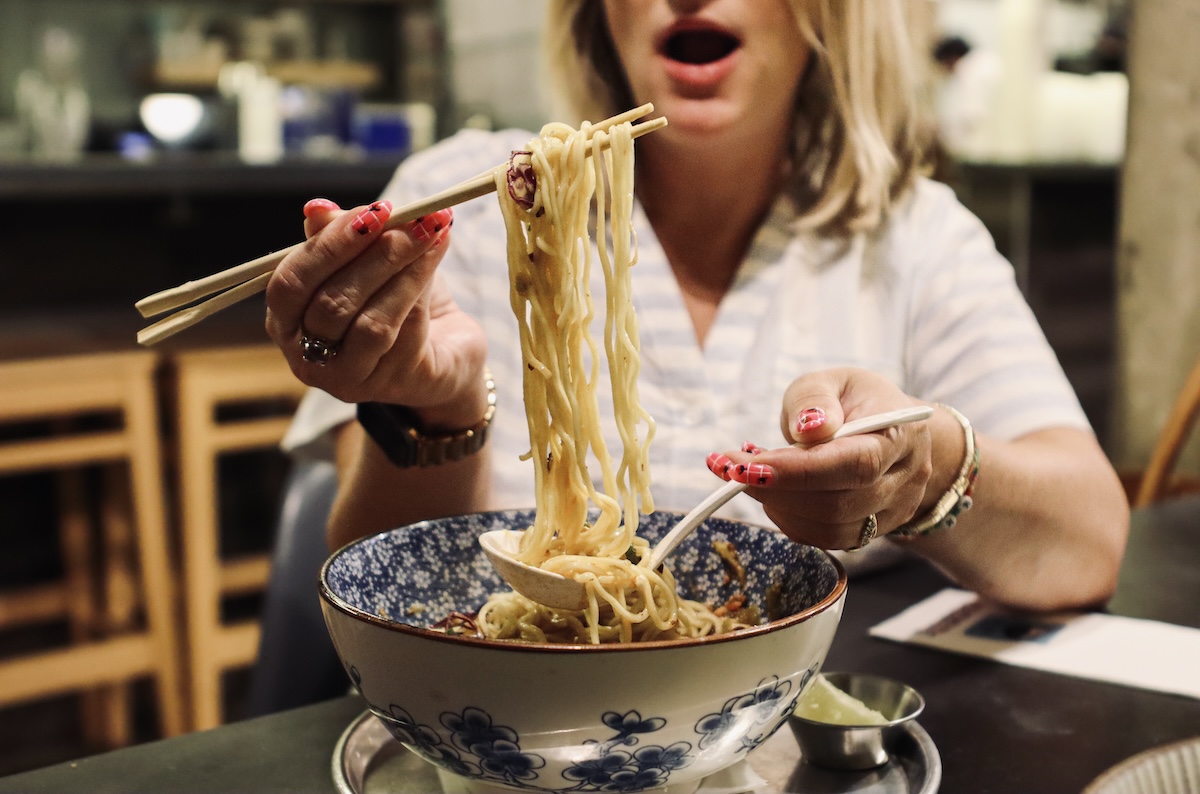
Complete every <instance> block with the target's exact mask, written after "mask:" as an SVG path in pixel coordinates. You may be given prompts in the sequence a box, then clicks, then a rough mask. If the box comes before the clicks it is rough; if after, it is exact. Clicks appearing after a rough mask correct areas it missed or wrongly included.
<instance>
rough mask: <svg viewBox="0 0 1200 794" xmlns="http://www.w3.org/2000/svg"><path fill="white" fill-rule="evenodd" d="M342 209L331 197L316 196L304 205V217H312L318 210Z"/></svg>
mask: <svg viewBox="0 0 1200 794" xmlns="http://www.w3.org/2000/svg"><path fill="white" fill-rule="evenodd" d="M340 209H341V207H339V206H338V205H337V204H335V203H334V202H332V201H330V200H329V199H326V198H315V199H312V200H311V201H309V202H308V203H307V204H305V205H304V217H306V218H311V217H312V216H314V215H316V214H317V213H318V212H334V211H336V210H340Z"/></svg>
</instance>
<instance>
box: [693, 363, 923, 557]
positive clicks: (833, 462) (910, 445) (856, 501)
mask: <svg viewBox="0 0 1200 794" xmlns="http://www.w3.org/2000/svg"><path fill="white" fill-rule="evenodd" d="M920 404H922V403H921V402H920V401H919V400H916V399H914V398H912V397H910V396H908V395H907V394H905V393H904V392H902V391H900V389H898V388H897V387H896V386H895V385H894V384H893V383H892V382H891V381H889V380H887V379H886V378H884V377H883V376H881V375H877V374H875V373H873V372H869V371H867V370H862V369H852V368H849V367H846V368H839V369H830V370H824V371H821V372H815V373H812V374H809V375H805V376H803V377H800V378H797V379H796V380H794V381H792V383H791V385H790V386H789V387H788V389H787V392H786V393H785V394H784V399H783V411H782V416H781V422H782V427H783V433H784V436H785V437H786V438H788V439H790V440H791V441H792V442H793V444H794V445H795V446H792V447H782V448H780V449H771V450H766V449H760V448H759V447H757V446H755V445H753V444H747V445H745V446H744V447H743V448H742V449H741V450H739V451H730V452H725V453H713V454H712V455H710V456H709V458H708V465H709V468H710V469H712V471H713V473H714V474H716V475H717V476H719V477H721V478H722V479H725V480H737V481H739V482H743V483H746V484H747V485H748V486H749V487H748V488H747V491H746V492H747V493H748V494H750V495H751V496H753V497H754V498H755V499H758V500H759V501H760V502H761V503H762V505H763V508H764V509H765V510H766V513H767V516H768V517H769V518H770V519H771V520H772V521H773V522H774V523H775V524H776V526H778V527H779V528H780V529H781V530H782V531H783V532H784V533H785V534H787V535H788V536H789V537H790V538H792V539H793V540H796V541H799V542H801V543H807V544H810V545H813V546H819V547H821V548H826V549H852V548H856V547H858V546H860V545H862V541H863V540H864V538H865V539H866V540H868V541H869V540H870V537H869V535H870V534H871V533H870V532H864V528H865V527H867V526H868V523H869V521H870V517H871V516H874V518H875V521H876V522H877V524H878V529H877V533H878V535H884V534H886V533H887V532H890V531H892V530H894V529H896V528H897V527H899V526H901V525H902V524H904V523H905V522H907V521H908V520H909V519H911V518H912V517H913V516H914V515H915V514H916V513H917V512H918V511H919V509H920V507H921V503H922V501H923V500H924V498H925V493H926V489H927V486H928V484H929V481H930V477H931V475H932V473H933V454H932V443H931V435H930V430H929V427H928V423H927V422H910V423H908V424H904V425H899V426H897V427H892V428H888V429H886V430H879V431H875V432H873V433H866V434H863V435H855V436H847V437H845V438H840V439H836V440H834V441H830V439H831V438H832V437H833V434H834V433H835V432H837V430H838V428H840V427H841V426H842V425H843V424H844V423H845V422H847V421H850V420H853V419H858V418H861V417H864V416H868V415H870V414H876V413H882V412H884V411H892V410H896V409H899V408H905V407H908V406H913V405H920Z"/></svg>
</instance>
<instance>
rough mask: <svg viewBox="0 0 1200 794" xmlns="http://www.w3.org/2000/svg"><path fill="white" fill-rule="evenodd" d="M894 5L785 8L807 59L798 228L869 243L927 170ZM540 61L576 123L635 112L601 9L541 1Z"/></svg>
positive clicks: (588, 2)
mask: <svg viewBox="0 0 1200 794" xmlns="http://www.w3.org/2000/svg"><path fill="white" fill-rule="evenodd" d="M901 2H902V0H790V3H791V6H792V11H793V13H794V15H795V18H796V32H797V36H798V37H799V38H800V39H801V40H803V41H804V43H805V44H807V45H808V46H809V47H810V48H811V50H812V58H810V61H809V66H808V69H807V71H806V73H805V75H804V77H803V79H802V80H801V84H800V89H799V91H798V92H797V95H796V122H795V133H794V135H795V140H794V145H793V148H792V179H791V184H790V190H791V191H792V193H793V195H794V196H795V198H796V199H797V204H798V206H799V207H800V213H801V214H800V219H799V221H800V224H801V225H802V226H803V227H804V228H809V229H816V230H819V231H821V232H825V233H853V232H863V231H870V230H872V229H874V228H876V227H877V226H879V224H880V223H881V222H882V221H883V219H884V218H885V217H886V216H887V214H888V211H889V210H890V209H891V207H892V206H893V205H894V204H895V203H896V201H898V200H899V199H900V198H901V197H902V196H903V194H904V193H905V192H906V191H907V190H908V189H909V188H910V187H911V186H912V183H913V181H914V179H915V178H916V177H917V175H918V174H920V173H922V171H924V170H925V169H926V167H927V162H926V161H927V158H928V151H927V149H928V144H929V142H928V141H925V140H923V138H924V137H925V136H924V135H923V134H922V133H923V131H924V130H925V127H924V126H923V125H922V124H920V119H919V116H920V106H919V104H918V99H917V82H918V81H917V75H916V68H917V65H916V61H915V59H914V58H913V55H912V52H911V47H910V42H909V39H908V35H907V33H906V30H905V17H904V11H903V9H902V7H901ZM545 56H546V59H547V65H548V72H549V74H550V75H551V78H552V80H553V81H554V86H553V88H554V89H555V92H556V94H557V97H558V99H559V101H561V102H565V106H564V107H560V108H556V110H557V111H560V112H562V113H565V114H569V116H573V121H574V122H575V123H578V122H580V121H582V120H584V119H587V120H590V121H596V120H599V119H602V118H606V117H608V116H611V115H614V114H615V113H619V112H620V111H622V110H625V109H627V108H629V107H632V106H633V105H634V104H635V103H634V101H633V97H632V94H631V91H630V89H629V85H628V82H627V80H626V78H625V74H624V71H623V69H622V66H621V62H620V59H619V58H618V57H617V53H616V49H615V48H614V46H613V43H612V39H611V37H610V35H609V32H608V24H607V21H606V19H605V16H604V8H603V3H602V2H601V0H550V3H549V7H548V14H547V24H546V31H545Z"/></svg>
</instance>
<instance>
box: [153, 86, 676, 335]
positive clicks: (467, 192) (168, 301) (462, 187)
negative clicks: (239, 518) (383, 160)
mask: <svg viewBox="0 0 1200 794" xmlns="http://www.w3.org/2000/svg"><path fill="white" fill-rule="evenodd" d="M653 110H654V105H653V104H649V103H647V104H645V105H642V106H641V107H638V108H634V109H632V110H627V111H625V112H624V113H620V114H618V115H616V116H613V117H612V118H609V119H605V120H604V121H601V122H598V123H597V124H594V125H592V127H591V131H593V132H595V131H600V130H607V129H609V128H611V127H615V126H617V125H618V124H624V123H625V122H627V121H633V120H634V119H638V118H641V117H642V116H644V115H646V114H647V113H650V112H651V111H653ZM655 121H657V120H655ZM647 123H654V122H647ZM663 123H664V124H665V123H666V121H665V119H664V120H663ZM641 126H642V125H638V127H641ZM650 131H651V130H644V131H643V133H641V134H644V133H645V132H650ZM507 167H508V163H503V164H501V165H498V166H496V167H495V168H490V169H488V170H487V171H484V172H483V173H482V174H479V175H478V176H476V177H473V178H471V179H468V180H467V181H465V182H460V183H459V184H457V185H455V186H454V187H451V188H447V189H446V190H443V191H442V192H440V193H437V194H435V195H432V196H429V197H427V198H424V199H421V200H420V201H417V202H414V203H412V204H408V205H405V206H403V207H399V208H397V209H396V210H394V211H393V212H392V214H391V216H390V217H389V218H388V221H387V223H386V224H385V228H388V229H390V228H394V227H396V226H399V225H400V224H403V223H408V222H409V221H412V220H416V219H417V218H420V217H422V216H424V215H428V214H429V213H431V212H437V211H438V210H440V209H445V208H446V207H451V206H454V205H455V204H461V203H463V202H464V201H470V200H471V199H473V198H478V197H480V196H484V195H486V194H488V193H491V192H492V191H493V190H495V189H496V184H495V174H496V169H498V168H507ZM301 245H303V243H296V244H295V245H291V246H288V247H287V248H283V249H280V250H278V251H273V252H271V253H269V254H265V255H264V256H260V257H259V258H258V259H253V260H251V261H249V262H246V263H244V264H241V265H238V266H236V267H231V268H229V269H228V270H222V271H221V272H219V273H214V274H213V275H211V276H205V277H204V278H201V279H197V280H195V281H189V282H187V283H185V284H181V285H179V286H178V287H172V288H170V289H167V290H163V291H162V292H156V293H154V294H153V295H149V296H147V297H145V298H142V299H141V300H140V301H138V302H137V303H136V304H134V305H135V306H136V307H137V310H138V311H139V312H141V315H142V316H143V317H153V316H155V315H157V314H162V313H163V312H165V311H170V310H171V309H177V308H179V307H181V306H186V305H187V304H189V303H192V302H193V301H197V300H199V299H200V298H203V297H206V296H208V295H212V294H213V293H215V292H220V291H221V290H224V289H228V288H230V287H233V286H235V285H238V284H241V283H242V282H244V281H247V280H249V279H252V278H254V277H255V276H258V275H260V274H262V273H269V272H271V271H272V270H274V269H275V267H276V266H277V265H278V264H279V263H280V262H281V261H282V260H283V258H284V257H285V256H287V255H288V254H289V253H291V252H292V251H293V250H295V249H296V248H299V247H300V246H301Z"/></svg>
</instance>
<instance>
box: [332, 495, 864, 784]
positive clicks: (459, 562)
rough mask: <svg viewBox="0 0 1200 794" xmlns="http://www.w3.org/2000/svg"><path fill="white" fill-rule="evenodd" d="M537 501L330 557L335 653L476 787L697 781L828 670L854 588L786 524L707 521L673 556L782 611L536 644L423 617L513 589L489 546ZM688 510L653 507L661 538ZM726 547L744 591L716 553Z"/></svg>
mask: <svg viewBox="0 0 1200 794" xmlns="http://www.w3.org/2000/svg"><path fill="white" fill-rule="evenodd" d="M532 515H533V514H532V512H531V511H507V512H500V513H485V514H479V515H473V516H465V517H459V518H453V519H445V520H440V521H430V522H423V523H421V524H417V525H413V526H411V527H406V528H401V529H398V530H392V531H389V532H385V533H382V534H381V535H377V536H374V537H371V538H367V539H364V540H361V541H358V542H356V543H354V544H351V545H350V546H348V547H346V548H344V549H342V550H340V551H339V552H337V553H335V554H334V555H333V556H332V557H331V558H330V560H329V561H328V562H327V563H326V565H325V568H324V570H323V572H322V588H321V595H322V608H323V609H324V612H325V618H326V622H327V624H328V626H329V631H330V636H331V638H332V639H333V643H334V646H335V648H337V650H338V653H339V655H340V656H341V659H342V662H343V664H344V665H345V667H346V670H347V673H348V674H349V676H350V679H351V680H352V681H354V682H355V683H356V685H357V686H358V687H359V691H360V692H361V693H362V696H363V697H364V699H365V700H366V701H367V703H368V705H369V706H370V708H371V711H372V712H373V713H374V714H375V715H376V716H377V717H378V718H379V719H380V720H381V721H382V722H383V723H384V724H385V725H386V726H387V728H388V730H389V731H390V732H391V733H392V735H393V736H395V737H396V738H397V739H398V740H399V741H400V742H401V743H403V744H404V745H405V746H406V747H408V748H409V749H410V750H412V751H413V752H415V753H417V754H418V755H420V756H421V757H422V758H424V759H425V760H427V761H429V762H430V763H432V764H434V765H436V766H437V767H439V768H440V769H442V770H444V771H445V772H449V773H451V774H454V775H457V776H458V777H459V778H461V779H462V780H463V782H464V784H467V785H468V786H469V787H470V788H471V790H473V791H482V790H488V791H495V790H507V789H511V790H524V791H532V790H536V791H547V792H564V793H565V792H584V791H621V792H626V791H641V790H646V789H656V790H657V789H661V788H663V787H667V788H669V789H671V790H674V789H675V788H676V787H682V788H686V787H687V786H689V785H691V784H692V783H696V782H698V781H699V780H701V779H703V778H704V777H707V776H708V775H710V774H713V773H714V772H717V771H719V770H721V769H723V768H725V767H727V766H729V765H731V764H733V763H736V762H737V761H739V760H741V759H742V758H744V757H745V755H746V754H747V753H749V752H751V751H752V750H753V749H754V748H755V747H757V746H758V745H760V744H761V743H762V742H764V741H765V740H766V739H767V738H769V737H770V736H771V735H772V734H773V733H774V732H775V731H777V730H778V729H779V727H780V726H782V725H783V724H785V723H786V721H787V717H788V715H789V714H790V713H791V712H792V710H793V708H794V706H795V703H796V701H797V700H798V698H799V697H800V695H801V693H802V692H803V691H804V689H805V687H806V686H807V685H808V682H809V681H810V680H811V679H812V677H813V676H814V675H815V674H816V672H817V671H818V670H819V669H820V666H821V664H822V662H823V661H824V658H825V654H826V652H827V651H828V649H829V645H830V643H831V642H832V639H833V635H834V632H835V631H836V627H837V623H838V621H839V619H840V616H841V609H842V605H843V602H844V597H845V587H846V578H845V572H844V571H843V570H842V568H841V566H840V565H839V564H838V563H837V562H836V561H835V560H834V559H833V558H832V557H831V556H830V555H828V554H827V553H826V552H823V551H820V550H818V549H814V548H811V547H807V546H802V545H799V544H796V543H793V542H792V541H790V540H788V539H787V538H786V537H785V536H783V535H782V534H781V533H779V532H778V531H776V530H773V529H769V528H763V527H754V526H751V525H748V524H741V523H738V522H731V521H724V520H721V519H710V520H709V521H708V522H706V523H705V525H704V526H702V527H701V528H700V529H698V530H697V532H696V533H695V534H694V535H692V536H691V537H690V538H688V540H687V541H686V542H685V543H684V544H683V545H681V547H680V548H679V549H678V550H677V551H676V552H675V553H674V554H673V555H672V557H671V558H670V560H669V563H668V564H670V565H671V567H672V569H673V571H675V575H676V579H677V582H678V584H679V587H680V590H681V592H682V593H683V594H685V595H686V596H688V597H690V598H694V599H697V600H701V601H704V602H706V603H712V604H719V603H724V602H725V601H726V600H727V599H728V598H729V597H730V596H731V595H733V594H734V593H736V592H744V593H745V594H746V595H747V596H748V597H749V600H750V601H751V602H754V603H758V604H760V605H764V604H765V603H766V602H767V601H768V600H771V601H772V603H774V604H775V607H774V610H775V612H776V613H777V614H778V615H779V617H778V618H777V619H775V620H773V621H771V622H770V623H767V624H764V625H760V626H756V627H754V628H751V629H747V630H744V631H741V632H736V633H733V634H727V635H722V636H718V637H707V638H700V639H693V640H675V641H660V642H652V643H640V644H639V643H628V644H614V645H604V646H587V645H571V646H562V645H541V644H533V643H520V642H501V641H494V640H484V639H479V638H475V637H467V636H448V635H446V634H443V633H441V632H437V631H433V630H431V629H429V628H428V627H429V626H430V625H432V624H433V623H435V622H437V621H438V620H441V619H442V618H444V617H445V616H446V615H447V614H448V613H449V612H451V611H458V612H467V613H470V612H475V611H476V610H477V609H478V608H479V606H480V605H482V604H483V602H484V601H485V600H486V599H487V598H488V596H490V595H491V594H492V593H493V592H497V591H500V590H504V589H507V586H506V585H505V584H504V582H503V580H502V579H501V578H500V577H499V576H498V575H497V574H496V573H495V571H494V570H493V569H492V567H491V565H490V564H489V563H488V561H487V558H486V556H485V555H484V554H483V552H482V550H481V549H480V548H479V546H478V543H477V540H476V538H477V536H478V535H479V533H481V532H484V531H487V530H491V529H522V528H524V527H526V526H528V524H529V522H530V521H531V520H532ZM678 518H679V516H678V515H675V514H671V513H657V514H655V515H653V516H649V517H647V518H646V519H645V521H644V523H643V525H642V527H641V528H640V530H639V534H640V535H642V536H643V537H645V538H647V539H648V540H649V541H650V542H651V543H653V542H654V541H655V540H656V539H657V538H658V537H659V536H661V535H662V534H663V533H665V532H666V531H668V530H669V529H670V528H671V527H672V526H673V525H674V523H675V521H677V520H678ZM718 540H727V541H730V542H731V543H732V544H733V546H734V547H735V548H736V549H737V551H738V554H739V559H740V561H741V563H742V565H743V566H744V568H745V586H744V587H743V586H742V585H741V584H740V583H739V582H737V581H736V579H732V578H731V576H730V575H729V572H728V570H727V567H726V564H725V563H724V562H723V561H722V560H721V558H720V556H719V555H718V554H716V553H715V552H714V551H713V543H714V542H715V541H718Z"/></svg>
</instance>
